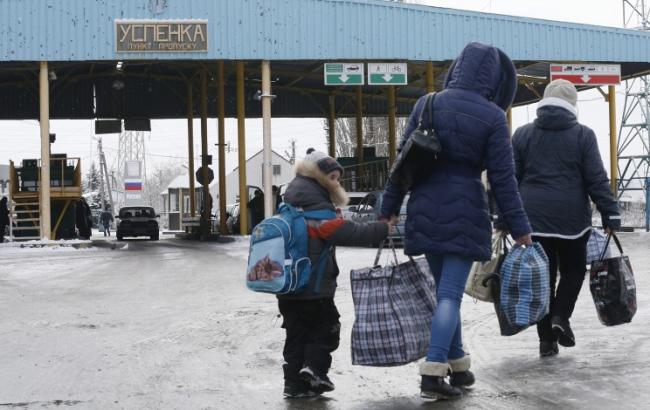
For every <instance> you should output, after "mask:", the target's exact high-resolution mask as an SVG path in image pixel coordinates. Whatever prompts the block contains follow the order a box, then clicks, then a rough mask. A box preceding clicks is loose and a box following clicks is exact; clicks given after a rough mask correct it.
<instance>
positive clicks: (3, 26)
mask: <svg viewBox="0 0 650 410" xmlns="http://www.w3.org/2000/svg"><path fill="white" fill-rule="evenodd" d="M156 4H158V5H162V6H155V5H156ZM165 5H166V6H165ZM615 6H616V5H614V4H612V5H611V7H612V8H613V7H615ZM116 19H207V20H208V42H209V51H208V52H207V53H168V54H160V53H129V54H124V53H122V54H118V53H116V51H115V20H116ZM469 41H482V42H485V43H490V44H493V45H496V46H499V47H501V48H503V49H504V50H505V51H506V52H507V53H508V54H509V55H510V56H511V57H512V58H513V59H514V60H531V61H549V60H552V61H602V62H606V61H613V62H648V61H650V47H649V46H648V44H649V43H650V33H644V32H639V31H633V30H625V29H619V28H611V27H602V26H593V25H583V24H574V23H564V22H556V21H548V20H540V19H531V18H523V17H513V16H504V15H496V14H488V13H478V12H468V11H461V10H453V9H445V8H436V7H428V6H420V5H413V4H403V3H396V2H387V1H380V0H221V1H214V0H192V1H186V0H165V1H151V0H94V1H88V0H66V1H60V0H0V61H39V60H49V61H75V60H86V61H89V60H118V59H122V60H126V59H139V60H148V59H186V60H190V59H192V60H195V59H233V60H234V59H255V60H260V59H270V60H336V59H366V60H373V59H376V60H379V59H403V60H412V61H418V60H419V61H429V60H431V61H445V60H451V59H453V58H454V57H455V56H456V55H457V54H458V52H459V51H460V49H461V48H462V47H463V46H464V45H465V44H466V43H467V42H469Z"/></svg>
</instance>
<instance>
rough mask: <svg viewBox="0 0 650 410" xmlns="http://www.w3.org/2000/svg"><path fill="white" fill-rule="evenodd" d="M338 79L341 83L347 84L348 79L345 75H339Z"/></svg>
mask: <svg viewBox="0 0 650 410" xmlns="http://www.w3.org/2000/svg"><path fill="white" fill-rule="evenodd" d="M339 78H340V79H341V81H343V82H344V83H347V82H348V79H349V78H350V77H348V75H347V74H343V75H340V76H339Z"/></svg>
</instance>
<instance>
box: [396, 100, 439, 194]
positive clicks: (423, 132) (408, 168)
mask: <svg viewBox="0 0 650 410" xmlns="http://www.w3.org/2000/svg"><path fill="white" fill-rule="evenodd" d="M435 96H436V94H435V93H429V94H427V98H426V100H425V102H424V107H423V108H422V111H421V112H420V117H419V119H418V127H417V128H416V129H415V130H413V132H411V134H410V135H409V136H408V138H407V139H406V142H405V143H404V145H403V146H402V149H401V150H400V152H399V154H398V155H397V158H396V160H395V163H394V164H393V167H392V168H391V171H390V176H389V180H390V182H391V183H393V184H395V185H397V186H399V187H401V188H402V189H403V190H405V191H408V190H409V189H410V188H411V186H412V185H413V183H414V182H415V181H416V179H417V178H418V177H422V176H426V175H428V174H429V173H430V172H431V170H432V169H433V163H434V160H435V159H436V158H437V157H438V153H440V151H441V150H442V146H441V145H440V140H439V139H438V136H437V135H436V131H435V130H434V129H433V108H432V107H433V102H434V101H435ZM425 113H426V117H425ZM425 124H428V126H425Z"/></svg>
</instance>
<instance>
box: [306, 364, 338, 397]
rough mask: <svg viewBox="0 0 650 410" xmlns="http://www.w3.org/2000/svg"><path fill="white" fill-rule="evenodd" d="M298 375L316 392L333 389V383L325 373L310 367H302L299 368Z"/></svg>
mask: <svg viewBox="0 0 650 410" xmlns="http://www.w3.org/2000/svg"><path fill="white" fill-rule="evenodd" d="M300 377H301V378H302V380H303V381H304V382H305V383H307V385H309V386H310V388H311V390H313V391H315V392H316V393H318V394H321V393H324V392H328V391H332V390H334V383H332V381H331V380H330V379H329V377H327V374H326V373H325V372H319V371H317V370H316V369H314V368H312V367H309V366H305V367H303V368H302V369H301V370H300Z"/></svg>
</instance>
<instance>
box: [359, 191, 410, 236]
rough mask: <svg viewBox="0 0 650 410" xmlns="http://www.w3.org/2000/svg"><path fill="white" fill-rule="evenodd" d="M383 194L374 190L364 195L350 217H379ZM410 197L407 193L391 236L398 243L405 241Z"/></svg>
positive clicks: (365, 220)
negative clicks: (407, 206) (407, 205)
mask: <svg viewBox="0 0 650 410" xmlns="http://www.w3.org/2000/svg"><path fill="white" fill-rule="evenodd" d="M383 194H384V193H383V191H374V192H371V193H369V194H367V195H366V196H365V197H363V199H362V200H361V202H360V203H359V205H357V206H356V207H352V209H351V212H352V216H351V217H350V219H352V220H353V221H357V222H370V221H376V220H377V219H379V213H380V211H381V201H382V198H383ZM408 198H409V197H408V195H407V196H406V197H405V198H404V202H402V207H401V209H400V213H399V221H398V223H397V229H396V232H395V233H394V234H393V235H391V236H390V238H391V239H392V240H393V242H394V243H395V244H396V245H401V244H403V242H404V223H405V222H406V204H407V203H408ZM375 245H377V244H375Z"/></svg>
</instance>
